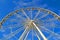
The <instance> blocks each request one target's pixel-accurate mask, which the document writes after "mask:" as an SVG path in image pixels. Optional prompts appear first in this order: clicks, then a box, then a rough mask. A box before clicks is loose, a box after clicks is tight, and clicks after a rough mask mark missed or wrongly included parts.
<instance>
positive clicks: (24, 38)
mask: <svg viewBox="0 0 60 40" xmlns="http://www.w3.org/2000/svg"><path fill="white" fill-rule="evenodd" d="M28 34H29V32H28V33H27V34H26V37H25V38H24V40H26V39H27V36H28Z"/></svg>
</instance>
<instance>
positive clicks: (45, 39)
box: [33, 22, 47, 40]
mask: <svg viewBox="0 0 60 40" xmlns="http://www.w3.org/2000/svg"><path fill="white" fill-rule="evenodd" d="M33 25H34V26H35V28H36V29H37V30H38V32H39V33H40V35H41V36H42V38H43V39H44V40H47V38H46V37H45V36H44V34H43V33H42V32H41V30H40V29H39V28H38V27H37V26H36V24H35V23H34V22H33Z"/></svg>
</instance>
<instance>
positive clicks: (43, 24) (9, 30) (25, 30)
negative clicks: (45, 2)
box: [0, 8, 60, 40]
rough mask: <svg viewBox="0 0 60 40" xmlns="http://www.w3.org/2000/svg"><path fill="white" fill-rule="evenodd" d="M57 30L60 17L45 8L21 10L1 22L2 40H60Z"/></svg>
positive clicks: (59, 25) (10, 14)
mask: <svg viewBox="0 0 60 40" xmlns="http://www.w3.org/2000/svg"><path fill="white" fill-rule="evenodd" d="M55 28H60V16H59V15H57V14H56V13H54V12H52V11H50V10H47V9H44V8H21V9H18V10H15V11H13V12H11V13H9V14H8V15H6V16H5V17H4V18H3V19H2V21H1V22H0V31H1V32H2V33H3V34H2V38H0V40H13V38H14V39H15V40H35V38H37V40H60V34H59V33H57V32H56V31H57V30H56V29H55ZM55 30H56V31H55ZM30 33H31V35H29V34H30ZM16 35H18V36H16ZM34 37H35V38H34Z"/></svg>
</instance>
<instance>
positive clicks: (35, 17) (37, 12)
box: [34, 10, 40, 19]
mask: <svg viewBox="0 0 60 40" xmlns="http://www.w3.org/2000/svg"><path fill="white" fill-rule="evenodd" d="M39 13H40V10H39V11H38V12H37V13H36V16H35V17H34V19H35V18H36V17H37V16H38V15H39Z"/></svg>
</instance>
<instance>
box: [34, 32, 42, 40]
mask: <svg viewBox="0 0 60 40" xmlns="http://www.w3.org/2000/svg"><path fill="white" fill-rule="evenodd" d="M35 33H36V32H35ZM36 36H37V38H38V40H41V39H40V37H39V35H38V34H37V33H36Z"/></svg>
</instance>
